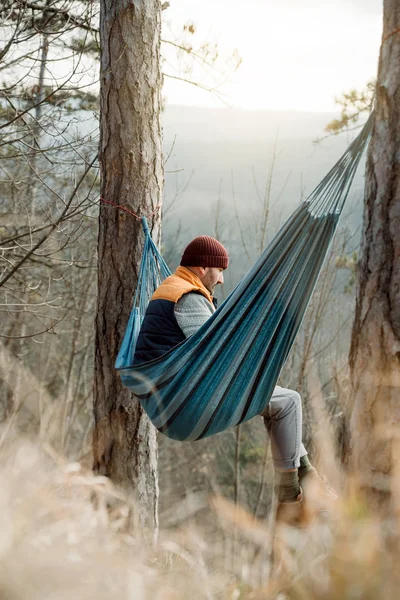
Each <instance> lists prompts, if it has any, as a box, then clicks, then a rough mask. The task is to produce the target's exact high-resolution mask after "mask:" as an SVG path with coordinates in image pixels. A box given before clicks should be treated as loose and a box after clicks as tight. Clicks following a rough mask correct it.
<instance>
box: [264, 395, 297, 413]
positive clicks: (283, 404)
mask: <svg viewBox="0 0 400 600" xmlns="http://www.w3.org/2000/svg"><path fill="white" fill-rule="evenodd" d="M299 410H301V396H300V394H299V393H298V392H296V391H294V390H288V389H285V390H282V393H281V394H279V395H273V396H272V398H271V400H270V402H269V404H268V406H267V408H266V410H265V411H264V412H263V415H264V416H266V417H269V418H271V419H282V418H283V417H285V416H287V415H288V414H290V413H292V412H297V411H299Z"/></svg>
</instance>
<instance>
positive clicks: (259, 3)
mask: <svg viewBox="0 0 400 600" xmlns="http://www.w3.org/2000/svg"><path fill="white" fill-rule="evenodd" d="M164 19H165V20H166V24H165V25H164V32H163V35H164V37H168V38H171V37H172V36H175V37H176V39H178V37H179V35H178V34H179V31H180V30H181V28H182V27H183V24H184V23H186V22H188V21H192V22H193V23H194V24H195V25H196V29H197V32H196V36H195V38H194V40H193V41H195V40H197V42H198V43H201V42H205V41H210V42H214V41H218V45H219V49H220V53H221V55H222V56H228V55H230V54H231V53H232V52H233V51H234V50H235V49H237V50H238V52H239V54H240V55H241V57H242V59H243V62H242V65H241V66H240V68H239V69H238V71H237V72H236V73H233V74H232V75H231V77H230V82H229V83H226V84H225V85H224V86H223V87H222V88H221V90H220V91H221V92H222V93H223V94H224V98H225V101H226V102H227V103H228V104H230V105H232V106H237V107H240V108H246V109H257V108H266V109H297V110H310V111H331V110H335V105H334V97H335V96H337V95H339V94H340V93H341V92H344V91H348V90H350V89H351V88H363V87H364V86H365V84H366V83H367V81H369V80H370V79H372V78H374V77H375V76H376V71H377V64H378V53H379V44H380V38H381V33H382V0H190V1H188V0H170V7H169V8H168V9H167V10H166V11H165V13H164ZM166 57H167V64H165V65H164V71H165V72H167V73H171V74H174V75H184V73H183V72H179V71H176V70H175V69H174V65H176V61H175V60H173V57H172V55H168V51H167V54H166ZM195 76H196V77H200V76H201V77H202V81H203V82H204V83H205V84H208V83H210V80H208V79H207V78H205V77H204V74H200V71H198V72H197V73H195ZM164 95H165V96H166V98H167V102H169V103H173V104H192V105H197V106H223V104H222V103H221V102H220V101H218V99H216V98H215V97H212V96H210V94H208V93H206V92H203V91H201V90H198V89H197V88H195V87H194V86H190V85H188V84H181V83H179V82H177V81H173V80H171V79H168V78H167V79H166V81H165V85H164Z"/></svg>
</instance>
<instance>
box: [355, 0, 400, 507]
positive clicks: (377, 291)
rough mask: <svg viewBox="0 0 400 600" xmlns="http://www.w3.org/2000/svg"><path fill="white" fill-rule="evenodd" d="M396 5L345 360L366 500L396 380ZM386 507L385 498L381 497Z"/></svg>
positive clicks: (382, 63) (384, 483) (380, 476)
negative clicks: (350, 388)
mask: <svg viewBox="0 0 400 600" xmlns="http://www.w3.org/2000/svg"><path fill="white" fill-rule="evenodd" d="M399 24H400V6H399V3H398V2H397V1H396V0H385V1H384V25H383V42H382V46H381V52H380V60H379V71H378V80H377V86H376V101H375V125H374V129H373V133H372V140H371V143H370V147H369V152H368V158H367V168H366V188H365V211H364V224H363V237H362V250H361V260H360V264H359V285H358V293H357V305H356V316H355V322H354V326H353V334H352V345H351V353H350V362H351V370H352V379H353V394H352V397H351V400H350V402H351V404H350V412H351V426H350V429H351V435H352V438H351V442H350V451H351V455H352V457H353V460H354V463H355V465H356V468H357V471H358V472H359V473H360V477H361V482H362V485H363V486H365V488H367V489H368V491H369V492H370V497H371V499H373V500H375V501H377V502H381V501H382V500H385V501H386V500H388V499H389V498H390V493H391V490H390V487H389V486H390V479H389V477H388V476H389V475H393V474H394V469H395V467H396V462H395V461H396V460H398V457H397V459H396V456H395V452H396V448H397V447H398V444H397V442H396V435H398V433H396V432H395V427H396V426H398V423H399V386H400V374H399V366H400V178H399V177H400V175H399V156H400V132H399V122H400V66H399V64H400V63H399V56H400V33H399V30H398V29H397V28H398V27H399ZM384 505H385V506H386V507H388V503H387V502H384Z"/></svg>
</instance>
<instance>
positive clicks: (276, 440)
mask: <svg viewBox="0 0 400 600" xmlns="http://www.w3.org/2000/svg"><path fill="white" fill-rule="evenodd" d="M261 416H262V417H263V419H264V424H265V427H266V428H267V431H268V434H269V437H270V439H271V451H272V459H273V461H274V467H275V470H276V471H287V470H289V469H295V468H298V467H299V466H300V458H301V457H302V456H305V455H306V454H307V450H306V449H305V448H304V445H303V442H302V441H301V438H302V407H301V397H300V394H298V393H297V392H295V391H294V390H288V389H285V388H282V387H280V386H279V385H277V386H276V387H275V389H274V393H273V394H272V397H271V400H270V401H269V403H268V405H267V407H266V409H265V410H264V412H263V413H261Z"/></svg>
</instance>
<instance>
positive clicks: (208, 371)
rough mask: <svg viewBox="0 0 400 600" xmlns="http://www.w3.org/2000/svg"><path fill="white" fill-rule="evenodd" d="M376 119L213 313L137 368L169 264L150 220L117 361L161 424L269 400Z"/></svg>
mask: <svg viewBox="0 0 400 600" xmlns="http://www.w3.org/2000/svg"><path fill="white" fill-rule="evenodd" d="M372 123H373V115H371V116H370V117H369V119H368V121H367V123H366V124H365V126H364V127H363V129H362V131H361V132H360V134H359V135H358V137H357V138H356V139H355V140H354V141H353V143H352V144H351V145H350V146H349V148H348V149H347V151H346V152H345V154H344V155H343V156H342V158H341V159H340V160H339V161H338V163H337V164H336V165H335V166H334V167H333V168H332V169H331V171H330V172H329V173H328V174H327V175H326V177H325V178H324V179H323V180H322V182H321V183H320V184H319V185H318V186H317V188H316V189H315V190H314V191H313V193H312V194H311V195H310V196H309V197H308V198H307V200H305V201H304V202H302V204H301V205H300V206H299V207H298V208H297V210H295V212H294V213H293V214H292V216H291V217H290V218H289V219H288V221H287V222H286V223H285V224H284V225H283V227H282V228H281V230H280V231H279V232H278V234H277V235H276V236H275V238H274V239H273V240H272V242H271V243H270V245H269V246H268V247H267V248H266V250H265V251H264V252H263V253H262V254H261V256H260V257H259V259H258V260H257V262H256V263H255V265H254V266H253V267H252V268H251V270H250V271H249V272H248V273H247V275H246V276H245V277H244V278H243V279H242V281H241V282H240V283H239V284H238V286H237V287H236V288H235V290H234V291H233V292H232V293H231V294H230V296H229V297H228V298H227V299H226V300H225V302H224V303H223V304H222V305H221V306H220V308H219V309H218V310H217V311H216V312H215V313H214V314H213V315H212V316H211V317H210V319H209V320H208V321H207V322H206V323H205V324H204V325H203V326H202V327H201V328H200V329H199V330H198V331H197V332H196V333H195V334H194V335H192V336H191V337H190V338H188V339H187V340H185V341H184V342H182V343H181V344H179V345H178V346H176V347H175V348H173V349H172V350H170V351H169V352H167V353H166V354H165V355H163V356H162V357H160V358H158V359H156V360H152V361H150V362H147V363H143V364H140V365H138V366H136V367H135V368H133V367H132V359H133V353H134V344H135V340H136V338H135V335H137V332H138V330H139V328H140V323H141V319H142V318H143V316H144V312H145V307H146V306H147V303H148V301H149V300H150V298H151V296H152V293H153V291H154V290H155V288H156V287H157V286H158V284H159V282H160V281H161V279H162V278H163V277H165V276H167V275H168V274H169V270H168V267H167V266H166V265H165V263H164V261H163V260H162V258H161V256H160V254H159V253H158V251H157V248H156V246H155V244H154V243H153V242H152V240H151V238H150V234H149V232H148V230H147V232H146V242H145V250H144V253H143V260H142V267H143V273H142V268H141V274H142V279H141V280H140V281H139V283H138V289H137V291H136V295H135V301H134V307H133V310H132V313H131V318H130V321H129V324H128V327H127V331H126V335H125V338H124V341H123V344H122V347H121V351H120V353H119V356H118V359H117V363H116V367H117V368H118V370H119V373H120V376H121V379H122V382H123V384H124V385H125V386H127V387H128V388H129V389H130V390H132V392H133V393H134V394H135V396H136V397H137V398H138V399H139V400H140V402H141V403H142V405H143V407H144V409H145V411H146V413H147V414H148V416H149V418H150V420H151V421H152V422H153V424H154V425H155V426H156V427H157V429H158V430H159V431H161V432H162V433H164V434H165V435H167V436H168V437H170V438H173V439H176V440H181V441H184V440H187V441H192V440H198V439H201V438H204V437H206V436H209V435H213V434H216V433H218V432H221V431H224V430H225V429H228V428H229V427H234V426H236V425H238V424H239V423H242V422H244V421H247V420H248V419H251V418H252V417H254V416H256V415H258V414H260V413H261V412H262V411H263V410H264V408H265V407H266V405H267V403H268V402H269V399H270V397H271V395H272V392H273V390H274V387H275V385H276V382H277V379H278V377H279V373H280V371H281V369H282V366H283V364H284V363H285V360H286V358H287V356H288V353H289V351H290V348H291V346H292V344H293V341H294V339H295V337H296V334H297V332H298V330H299V327H300V325H301V322H302V320H303V317H304V314H305V311H306V309H307V306H308V303H309V300H310V297H311V294H312V292H313V290H314V287H315V284H316V282H317V279H318V276H319V273H320V271H321V268H322V265H323V262H324V259H325V257H326V255H327V252H328V250H329V247H330V245H331V242H332V238H333V235H334V233H335V230H336V227H337V224H338V221H339V217H340V214H341V212H342V209H343V205H344V203H345V200H346V198H347V195H348V193H349V190H350V186H351V183H352V181H353V179H354V175H355V172H356V169H357V166H358V164H359V161H360V159H361V156H362V154H363V151H364V149H365V147H366V145H367V144H368V140H369V137H370V133H371V129H372ZM144 227H145V228H146V227H147V225H146V224H145V223H144ZM135 332H136V333H135Z"/></svg>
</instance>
